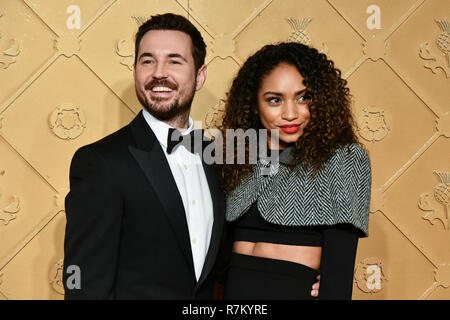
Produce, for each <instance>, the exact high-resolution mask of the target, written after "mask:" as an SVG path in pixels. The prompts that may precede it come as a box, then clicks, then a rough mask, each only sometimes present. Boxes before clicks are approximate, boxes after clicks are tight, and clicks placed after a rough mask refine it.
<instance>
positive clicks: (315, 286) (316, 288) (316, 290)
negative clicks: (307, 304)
mask: <svg viewBox="0 0 450 320" xmlns="http://www.w3.org/2000/svg"><path fill="white" fill-rule="evenodd" d="M316 279H317V282H316V283H314V284H313V285H312V290H311V296H313V297H314V298H317V297H318V296H319V287H320V275H318V276H317V278H316Z"/></svg>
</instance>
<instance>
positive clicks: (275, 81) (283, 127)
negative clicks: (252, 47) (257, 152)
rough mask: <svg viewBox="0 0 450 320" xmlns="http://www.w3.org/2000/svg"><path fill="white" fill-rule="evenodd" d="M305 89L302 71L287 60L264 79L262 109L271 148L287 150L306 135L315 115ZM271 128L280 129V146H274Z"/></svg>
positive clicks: (261, 97)
mask: <svg viewBox="0 0 450 320" xmlns="http://www.w3.org/2000/svg"><path fill="white" fill-rule="evenodd" d="M305 89H306V87H305V86H304V84H303V77H302V75H301V74H300V72H298V70H297V68H296V67H294V66H293V65H291V64H287V63H280V64H279V65H278V66H276V67H275V69H273V70H272V71H271V72H270V73H269V74H268V75H266V76H265V77H264V78H263V79H262V83H261V87H260V89H259V90H258V111H259V117H260V119H261V122H262V124H263V126H264V128H266V129H267V130H269V132H268V136H267V138H268V143H269V148H270V149H284V148H285V147H286V146H287V145H288V144H290V143H294V142H296V141H297V140H298V139H299V138H300V137H301V135H302V134H303V131H304V129H305V127H306V126H307V125H308V123H309V119H310V117H311V115H310V113H309V107H308V104H307V101H306V99H305ZM271 129H276V130H278V135H279V146H278V147H277V146H276V145H275V144H274V145H273V146H272V145H271V139H270V130H271Z"/></svg>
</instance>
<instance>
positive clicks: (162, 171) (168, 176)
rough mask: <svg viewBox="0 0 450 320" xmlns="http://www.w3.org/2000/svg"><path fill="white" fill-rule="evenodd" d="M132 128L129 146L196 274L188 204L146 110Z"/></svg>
mask: <svg viewBox="0 0 450 320" xmlns="http://www.w3.org/2000/svg"><path fill="white" fill-rule="evenodd" d="M130 128H131V132H132V135H133V137H134V140H135V142H136V145H135V146H132V145H129V146H128V149H129V151H130V153H131V154H132V156H133V157H134V158H135V159H136V161H137V162H138V164H139V166H140V168H141V169H142V171H143V173H144V175H145V177H146V178H147V180H148V181H149V183H150V185H151V186H152V188H153V190H154V191H155V193H156V195H157V196H158V198H159V200H160V202H161V204H162V206H163V208H164V211H165V214H166V216H167V218H168V219H169V221H170V224H171V225H172V227H173V229H174V233H175V236H176V238H177V240H178V244H179V245H180V248H181V250H182V252H183V254H184V255H185V258H186V260H187V263H188V265H189V266H190V268H191V269H192V272H193V273H194V263H193V258H192V251H191V242H190V240H189V230H188V226H187V222H186V215H185V212H184V206H183V202H182V199H181V196H180V193H179V191H178V188H177V185H176V182H175V179H174V178H173V175H172V172H171V170H170V166H169V163H168V162H167V158H166V156H165V155H164V152H163V150H162V149H161V146H160V144H159V143H158V141H157V139H156V136H155V135H154V133H153V131H152V130H151V129H150V127H149V126H148V124H147V122H146V121H145V119H144V117H143V115H142V112H140V113H139V114H138V115H137V116H136V118H135V119H134V120H133V121H132V122H131V123H130ZM168 254H170V253H168Z"/></svg>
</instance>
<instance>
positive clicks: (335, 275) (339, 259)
mask: <svg viewBox="0 0 450 320" xmlns="http://www.w3.org/2000/svg"><path fill="white" fill-rule="evenodd" d="M231 225H232V230H233V233H232V238H233V241H251V242H269V243H278V244H290V245H303V246H321V247H322V258H321V265H320V271H319V272H320V289H319V299H322V300H324V299H351V297H352V288H353V271H354V266H355V258H356V249H357V244H358V231H357V230H356V228H355V227H353V226H351V225H349V224H339V225H333V226H317V227H306V226H305V227H292V226H280V225H275V224H272V223H270V222H267V221H265V220H264V219H263V218H262V217H261V215H260V213H259V211H258V208H257V206H256V202H255V203H254V204H253V205H252V206H251V207H250V208H249V210H248V211H247V212H246V213H245V214H244V215H243V216H242V217H241V218H239V219H238V220H236V221H234V222H233V223H231Z"/></svg>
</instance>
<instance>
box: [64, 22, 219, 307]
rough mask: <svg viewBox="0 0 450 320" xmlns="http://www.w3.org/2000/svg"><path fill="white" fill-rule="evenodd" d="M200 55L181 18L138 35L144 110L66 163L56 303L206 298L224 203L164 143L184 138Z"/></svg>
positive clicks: (194, 156)
mask: <svg viewBox="0 0 450 320" xmlns="http://www.w3.org/2000/svg"><path fill="white" fill-rule="evenodd" d="M205 54H206V46H205V43H204V41H203V39H202V37H201V35H200V33H199V31H198V30H197V29H196V28H195V27H194V26H193V25H192V24H191V23H190V22H189V21H188V20H187V19H185V18H184V17H181V16H178V15H174V14H165V15H157V16H153V17H152V18H151V19H150V20H148V21H147V22H145V23H144V24H143V25H141V27H140V28H139V31H138V32H137V34H136V54H135V65H134V79H135V86H136V94H137V96H138V98H139V101H140V102H141V104H142V105H143V107H144V109H143V110H142V111H141V112H140V113H139V114H138V115H137V116H136V118H135V119H134V120H133V121H132V122H131V123H130V124H129V125H127V126H125V127H123V128H122V129H120V130H118V131H116V132H115V133H113V134H111V135H109V136H107V137H105V138H103V139H102V140H100V141H97V142H95V143H93V144H90V145H87V146H84V147H82V148H80V149H79V150H78V151H77V152H76V153H75V155H74V157H73V160H72V163H71V168H70V192H69V194H68V195H67V197H66V203H65V204H66V216H67V226H66V235H65V243H64V252H65V259H64V273H63V274H64V276H63V281H64V286H65V298H66V299H212V298H213V287H214V276H213V274H214V272H213V270H214V264H215V261H216V259H217V256H218V255H221V254H222V253H223V251H221V252H220V253H219V247H220V246H221V243H222V240H221V239H222V237H223V235H224V230H223V228H224V210H225V201H224V195H223V194H222V192H221V190H220V188H219V182H218V177H217V176H216V172H215V171H214V170H213V168H212V166H210V165H208V164H206V163H205V162H203V159H202V157H201V156H200V154H199V153H198V152H195V151H194V150H191V149H190V148H189V146H188V144H184V143H182V144H180V145H177V146H175V147H173V145H172V144H171V142H173V141H172V140H173V138H171V137H170V136H169V132H170V133H172V132H173V131H174V129H177V130H178V131H176V132H180V133H181V134H182V135H183V136H187V135H189V134H191V133H192V132H193V121H192V119H191V118H190V117H189V113H190V108H191V103H192V99H193V97H194V93H195V91H197V90H200V89H201V87H202V86H203V84H204V82H205V79H206V66H205V64H204V59H205ZM178 135H179V134H178ZM200 151H201V150H200ZM200 153H201V152H200ZM74 270H75V271H77V272H78V276H79V278H78V279H75V280H74V278H73V277H74V276H75V274H74V273H72V272H73V271H74Z"/></svg>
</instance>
